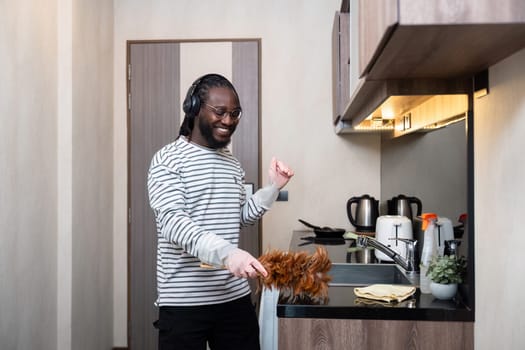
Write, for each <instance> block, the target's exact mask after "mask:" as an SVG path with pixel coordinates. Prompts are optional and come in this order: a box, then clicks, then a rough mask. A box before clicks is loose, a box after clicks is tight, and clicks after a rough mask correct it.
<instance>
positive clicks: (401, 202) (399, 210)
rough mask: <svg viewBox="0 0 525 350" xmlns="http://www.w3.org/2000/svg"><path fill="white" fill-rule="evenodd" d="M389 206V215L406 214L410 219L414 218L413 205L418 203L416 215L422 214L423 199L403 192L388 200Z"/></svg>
mask: <svg viewBox="0 0 525 350" xmlns="http://www.w3.org/2000/svg"><path fill="white" fill-rule="evenodd" d="M386 202H387V207H388V215H401V216H406V217H407V218H409V219H410V220H413V211H412V206H413V205H414V204H415V205H416V216H419V215H421V210H422V209H423V205H422V204H421V200H419V198H416V197H407V196H405V195H403V194H400V195H399V196H397V197H393V198H392V199H389V200H387V201H386Z"/></svg>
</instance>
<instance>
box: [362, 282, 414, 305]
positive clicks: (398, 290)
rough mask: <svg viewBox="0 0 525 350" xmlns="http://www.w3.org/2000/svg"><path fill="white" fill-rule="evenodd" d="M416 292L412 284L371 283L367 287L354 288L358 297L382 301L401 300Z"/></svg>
mask: <svg viewBox="0 0 525 350" xmlns="http://www.w3.org/2000/svg"><path fill="white" fill-rule="evenodd" d="M415 292H416V287H414V286H401V285H392V284H372V285H370V286H368V287H363V288H354V293H355V295H357V296H358V297H360V298H367V299H373V300H382V301H387V302H391V301H397V302H400V301H403V300H405V299H406V298H408V297H409V296H411V295H412V294H414V293H415Z"/></svg>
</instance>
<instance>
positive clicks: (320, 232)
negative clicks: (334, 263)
mask: <svg viewBox="0 0 525 350" xmlns="http://www.w3.org/2000/svg"><path fill="white" fill-rule="evenodd" d="M299 222H300V223H302V224H304V225H306V226H308V227H310V228H313V229H314V232H315V236H316V237H319V238H341V237H343V235H344V234H345V232H346V230H345V229H344V228H332V227H326V226H325V227H319V226H315V225H312V224H310V223H308V222H306V221H304V220H301V219H299Z"/></svg>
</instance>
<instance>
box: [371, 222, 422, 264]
mask: <svg viewBox="0 0 525 350" xmlns="http://www.w3.org/2000/svg"><path fill="white" fill-rule="evenodd" d="M412 237H413V232H412V222H411V221H410V219H409V218H407V217H406V216H402V215H382V216H380V217H378V218H377V223H376V239H377V240H378V241H379V242H380V243H382V244H383V245H385V246H387V247H388V248H390V249H392V250H394V251H395V252H396V253H398V254H399V255H400V256H401V257H403V258H404V259H406V257H407V247H406V244H405V243H403V242H401V241H398V240H396V239H399V238H404V239H412ZM375 256H376V258H377V259H378V260H380V261H393V259H392V258H391V257H389V256H387V255H386V254H384V253H383V252H381V251H379V250H378V249H376V250H375Z"/></svg>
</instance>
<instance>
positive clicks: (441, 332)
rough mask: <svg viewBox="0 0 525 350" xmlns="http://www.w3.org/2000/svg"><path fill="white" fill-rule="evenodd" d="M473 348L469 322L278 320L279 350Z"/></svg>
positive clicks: (472, 329)
mask: <svg viewBox="0 0 525 350" xmlns="http://www.w3.org/2000/svg"><path fill="white" fill-rule="evenodd" d="M296 349H302V350H314V349H315V350H319V349H353V350H367V349H389V350H406V349H425V350H437V349H446V350H469V349H474V323H473V322H439V321H397V320H395V321H392V320H339V319H311V318H280V319H279V350H296Z"/></svg>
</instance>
